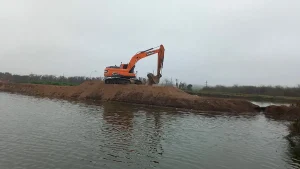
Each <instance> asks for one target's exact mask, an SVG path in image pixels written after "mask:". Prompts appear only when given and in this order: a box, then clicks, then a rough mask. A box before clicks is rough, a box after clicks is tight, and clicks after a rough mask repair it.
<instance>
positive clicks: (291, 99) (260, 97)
mask: <svg viewBox="0 0 300 169" xmlns="http://www.w3.org/2000/svg"><path fill="white" fill-rule="evenodd" d="M185 91H186V92H187V93H189V94H194V95H198V96H206V97H221V98H244V99H247V100H253V101H272V102H281V101H284V102H295V101H300V97H286V96H268V95H258V94H242V93H226V92H209V91H203V90H198V91H195V90H194V91H187V90H185Z"/></svg>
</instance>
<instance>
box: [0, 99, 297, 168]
mask: <svg viewBox="0 0 300 169" xmlns="http://www.w3.org/2000/svg"><path fill="white" fill-rule="evenodd" d="M285 135H287V130H286V126H285V124H283V123H282V122H276V121H272V120H269V119H266V118H265V117H264V116H263V115H261V114H259V115H255V116H254V115H242V116H229V115H222V114H218V115H209V114H199V113H190V112H179V111H174V110H172V109H158V108H149V107H144V106H136V105H135V106H134V105H127V104H108V103H106V104H103V105H89V104H83V103H71V102H67V101H61V100H49V99H39V98H34V97H28V96H21V95H13V94H7V93H0V168H1V169H2V168H3V169H21V168H26V169H27V168H28V169H32V168H56V169H58V168H72V169H77V168H84V169H89V168H113V169H116V168H122V169H123V168H139V169H140V168H162V169H167V168H172V169H182V168H191V169H193V168H203V169H215V168H224V169H226V168H228V169H235V168H236V169H240V168H243V169H247V168H253V169H257V168H270V169H271V168H272V169H274V168H278V169H279V168H280V169H282V168H299V166H300V165H299V159H300V158H299V152H300V150H299V149H297V148H294V147H293V146H292V145H291V144H290V143H289V142H288V141H287V140H286V139H285V138H284V136H285Z"/></svg>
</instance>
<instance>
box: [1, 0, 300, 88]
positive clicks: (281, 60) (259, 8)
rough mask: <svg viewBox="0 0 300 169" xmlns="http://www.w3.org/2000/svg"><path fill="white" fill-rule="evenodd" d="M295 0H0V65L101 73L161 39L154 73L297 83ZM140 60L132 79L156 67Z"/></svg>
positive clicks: (195, 79)
mask: <svg viewBox="0 0 300 169" xmlns="http://www.w3.org/2000/svg"><path fill="white" fill-rule="evenodd" d="M299 42H300V1H299V0H226V1H224V0H209V1H208V0H205V1H204V0H185V1H183V0H164V1H162V0H151V1H140V0H51V1H50V0H47V1H46V0H0V71H1V72H6V71H7V72H12V73H18V74H29V73H35V74H54V75H63V74H64V75H66V76H73V75H83V76H90V74H91V72H92V71H93V70H97V72H96V73H95V72H94V73H92V76H103V71H104V68H105V67H106V66H110V65H115V64H116V65H119V64H120V63H121V62H123V63H125V62H128V61H129V60H130V58H131V57H132V56H133V55H134V54H135V53H136V52H137V51H140V50H144V49H148V48H151V47H155V46H158V45H160V44H163V45H164V46H165V49H166V51H165V62H164V69H163V77H170V78H171V77H172V78H173V79H175V78H178V79H179V80H180V81H184V82H187V83H193V84H205V81H206V80H207V81H208V84H209V85H215V84H224V85H232V84H240V85H243V84H249V85H262V84H263V85H269V84H271V85H275V84H279V85H291V86H293V85H296V84H300V74H299V72H300V69H299V66H300V47H299V44H300V43H299ZM156 59H157V55H152V56H150V57H148V58H146V59H143V60H140V61H139V62H138V63H137V65H136V70H137V71H138V76H146V74H147V72H152V71H153V70H156V63H157V61H156Z"/></svg>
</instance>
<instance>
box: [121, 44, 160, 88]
mask: <svg viewBox="0 0 300 169" xmlns="http://www.w3.org/2000/svg"><path fill="white" fill-rule="evenodd" d="M156 53H157V55H158V57H157V74H156V76H154V75H153V74H152V73H148V75H147V77H148V84H149V85H152V84H157V83H159V80H160V78H161V76H162V73H161V70H162V68H163V63H164V56H165V55H164V53H165V48H164V46H163V45H160V46H159V48H158V49H155V48H150V49H148V50H145V51H141V52H139V53H137V54H135V55H134V56H133V57H132V58H131V60H130V62H129V63H128V67H127V69H128V70H131V69H132V68H133V67H134V66H135V64H136V63H137V62H138V61H139V60H141V59H143V58H146V57H148V56H151V55H154V54H156Z"/></svg>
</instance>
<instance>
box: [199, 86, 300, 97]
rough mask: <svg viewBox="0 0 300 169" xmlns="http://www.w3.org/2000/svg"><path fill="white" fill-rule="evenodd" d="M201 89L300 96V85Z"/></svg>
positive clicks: (206, 88) (205, 89)
mask: <svg viewBox="0 0 300 169" xmlns="http://www.w3.org/2000/svg"><path fill="white" fill-rule="evenodd" d="M201 91H205V92H222V93H235V94H236V93H239V94H255V95H269V96H288V97H300V85H298V86H296V87H283V86H238V85H234V86H222V85H217V86H213V87H203V88H202V89H201V90H200V92H201Z"/></svg>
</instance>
